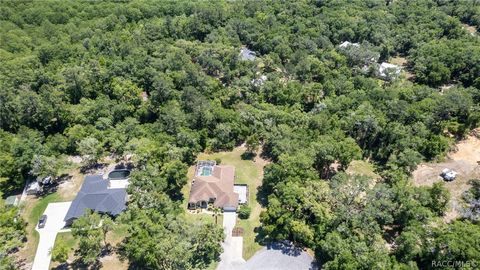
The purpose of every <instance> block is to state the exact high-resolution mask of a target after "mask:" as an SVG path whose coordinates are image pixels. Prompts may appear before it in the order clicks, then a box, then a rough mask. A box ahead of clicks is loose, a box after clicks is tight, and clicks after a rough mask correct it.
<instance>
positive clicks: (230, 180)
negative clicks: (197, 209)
mask: <svg viewBox="0 0 480 270" xmlns="http://www.w3.org/2000/svg"><path fill="white" fill-rule="evenodd" d="M234 181H235V167H233V166H228V165H216V166H213V172H212V175H210V176H195V177H194V178H193V183H192V189H191V191H190V199H189V201H188V202H189V203H197V202H199V201H207V202H208V200H209V199H210V198H215V202H214V203H213V205H214V206H215V207H219V208H224V207H235V208H236V207H237V206H238V194H237V193H235V192H233V184H234Z"/></svg>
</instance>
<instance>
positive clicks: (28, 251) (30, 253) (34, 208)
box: [20, 193, 63, 261]
mask: <svg viewBox="0 0 480 270" xmlns="http://www.w3.org/2000/svg"><path fill="white" fill-rule="evenodd" d="M60 201H63V200H62V198H61V197H60V195H58V193H52V194H49V195H47V196H45V197H42V198H39V199H30V200H28V201H27V202H26V203H25V205H24V206H23V207H24V212H23V214H22V215H23V218H24V219H25V220H26V221H27V228H26V232H27V239H28V241H27V242H26V243H25V247H24V248H23V249H22V250H21V251H20V252H21V257H22V258H25V259H26V260H27V261H33V258H34V257H35V252H36V250H37V245H38V241H39V235H38V232H37V231H36V230H35V227H36V226H37V223H38V220H39V219H40V217H41V216H42V214H43V212H44V211H45V209H46V208H47V205H48V204H49V203H51V202H60Z"/></svg>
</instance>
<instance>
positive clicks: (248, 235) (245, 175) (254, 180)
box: [182, 147, 265, 260]
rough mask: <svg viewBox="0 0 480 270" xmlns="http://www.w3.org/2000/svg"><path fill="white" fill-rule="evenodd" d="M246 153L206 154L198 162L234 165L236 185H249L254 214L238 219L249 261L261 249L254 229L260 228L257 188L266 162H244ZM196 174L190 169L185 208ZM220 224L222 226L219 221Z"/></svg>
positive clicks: (192, 168)
mask: <svg viewBox="0 0 480 270" xmlns="http://www.w3.org/2000/svg"><path fill="white" fill-rule="evenodd" d="M244 152H245V148H242V147H237V148H235V149H233V151H230V152H218V153H211V154H206V153H202V154H200V155H198V157H197V160H215V159H217V158H219V159H221V164H224V165H233V166H235V176H236V180H235V183H238V184H247V185H248V191H249V198H248V200H249V201H248V204H249V206H250V207H251V208H252V213H251V215H250V218H249V219H247V220H240V219H237V225H238V226H240V227H242V228H243V229H244V235H243V257H244V259H246V260H248V259H249V258H251V257H252V256H253V254H255V252H257V251H258V250H260V249H261V247H262V246H260V245H259V244H258V243H257V242H255V237H256V235H257V234H256V233H255V232H254V229H255V228H256V227H258V226H260V212H261V211H262V208H261V206H260V204H259V203H258V202H257V199H256V196H257V187H258V186H260V185H261V183H262V177H263V166H264V164H265V161H262V160H260V159H258V160H257V161H255V162H254V161H252V160H243V159H242V158H241V155H242V154H243V153H244ZM194 172H195V166H192V167H191V168H190V169H189V173H188V178H189V182H188V184H187V185H185V187H184V188H183V190H182V192H183V194H184V204H183V205H184V206H185V207H186V205H187V200H188V195H189V193H190V187H191V180H192V178H193V174H194ZM188 216H191V217H189V218H194V219H195V218H196V217H200V216H202V215H191V214H190V215H189V214H187V217H188ZM218 224H222V223H221V221H220V220H219V222H218Z"/></svg>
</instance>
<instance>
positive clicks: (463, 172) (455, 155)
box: [413, 130, 480, 222]
mask: <svg viewBox="0 0 480 270" xmlns="http://www.w3.org/2000/svg"><path fill="white" fill-rule="evenodd" d="M477 131H478V130H477ZM475 134H476V132H475V131H474V132H472V134H471V135H469V136H467V137H466V138H465V139H464V140H462V141H460V142H458V143H457V144H456V147H455V148H456V151H453V152H451V153H449V154H448V155H447V158H446V160H445V161H443V162H437V163H422V164H420V165H419V166H418V168H417V169H416V170H415V171H414V172H413V183H414V185H415V186H431V185H433V183H436V182H440V181H444V180H443V179H442V178H441V177H440V173H441V172H442V170H443V169H445V168H448V169H452V170H454V171H456V172H458V176H457V178H456V179H455V180H454V181H451V182H445V187H446V188H447V189H448V190H449V191H450V195H451V199H450V205H449V209H448V210H447V213H446V214H445V217H444V220H445V221H447V222H449V221H451V220H453V219H455V218H457V217H458V216H459V210H460V206H461V200H462V194H463V192H465V191H466V190H467V189H468V188H469V187H470V185H469V184H468V180H470V179H473V178H480V166H479V164H478V163H477V162H478V161H480V139H479V138H478V137H477V135H475Z"/></svg>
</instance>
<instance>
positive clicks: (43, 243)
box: [32, 202, 72, 270]
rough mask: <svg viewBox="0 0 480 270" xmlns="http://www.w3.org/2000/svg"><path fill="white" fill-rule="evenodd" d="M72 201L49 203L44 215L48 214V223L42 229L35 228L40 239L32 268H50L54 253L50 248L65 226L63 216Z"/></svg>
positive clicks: (34, 269) (33, 269) (42, 269)
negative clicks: (52, 253)
mask: <svg viewBox="0 0 480 270" xmlns="http://www.w3.org/2000/svg"><path fill="white" fill-rule="evenodd" d="M71 203H72V202H61V203H49V204H48V206H47V208H46V209H45V212H44V213H43V214H44V215H47V223H45V227H44V228H42V229H39V228H38V225H37V227H36V228H35V229H36V230H37V231H38V233H39V234H40V241H39V243H38V247H37V253H36V254H35V260H34V261H33V266H32V270H48V269H49V268H48V267H49V266H50V260H51V258H52V255H51V254H50V250H51V249H52V247H53V245H54V244H55V238H56V237H57V233H58V232H59V231H60V230H61V229H62V228H63V227H64V226H65V222H64V221H63V218H64V217H65V215H66V214H67V211H68V208H69V207H70V204H71Z"/></svg>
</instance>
